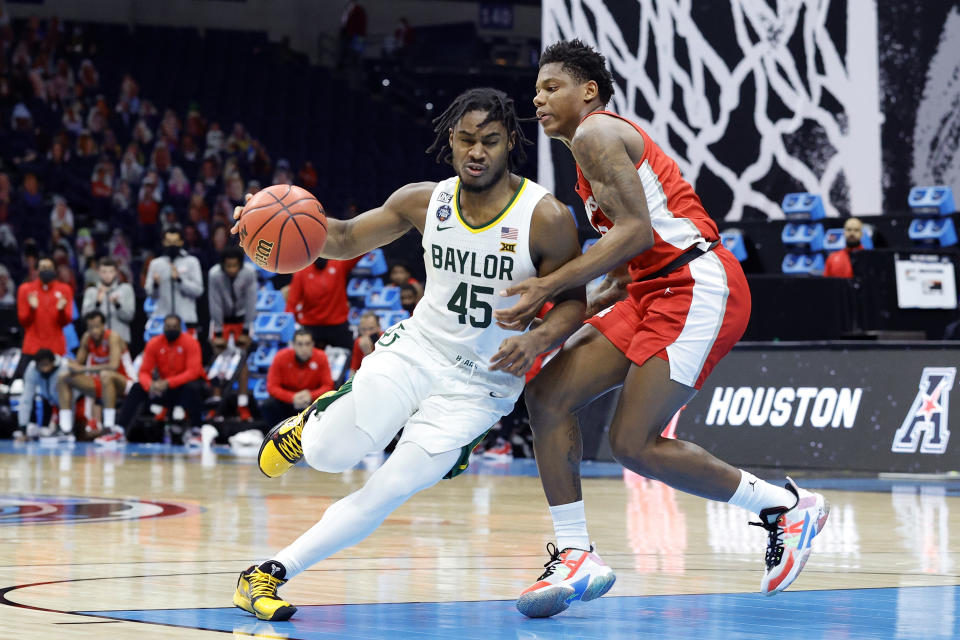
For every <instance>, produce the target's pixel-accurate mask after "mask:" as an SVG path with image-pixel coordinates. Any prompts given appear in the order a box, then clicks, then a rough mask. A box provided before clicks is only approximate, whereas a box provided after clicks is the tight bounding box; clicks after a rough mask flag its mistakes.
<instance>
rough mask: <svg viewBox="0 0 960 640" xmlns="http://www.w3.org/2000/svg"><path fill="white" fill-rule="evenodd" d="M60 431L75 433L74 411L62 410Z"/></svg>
mask: <svg viewBox="0 0 960 640" xmlns="http://www.w3.org/2000/svg"><path fill="white" fill-rule="evenodd" d="M60 431H62V432H64V433H73V411H71V410H70V409H60Z"/></svg>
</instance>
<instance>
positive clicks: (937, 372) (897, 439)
mask: <svg viewBox="0 0 960 640" xmlns="http://www.w3.org/2000/svg"><path fill="white" fill-rule="evenodd" d="M956 377H957V368H956V367H924V368H923V373H922V374H921V376H920V389H919V390H918V391H917V395H916V397H915V398H914V399H913V404H912V405H910V410H909V411H908V412H907V417H906V418H904V420H903V424H902V425H900V428H899V429H897V433H896V435H894V436H893V445H892V446H891V447H890V450H891V451H893V452H894V453H916V452H917V447H918V446H919V447H920V453H938V454H943V453H946V451H947V443H948V442H949V441H950V430H949V429H948V428H947V427H948V425H947V419H948V415H949V413H948V412H949V409H950V389H952V388H953V382H954V380H955V379H956Z"/></svg>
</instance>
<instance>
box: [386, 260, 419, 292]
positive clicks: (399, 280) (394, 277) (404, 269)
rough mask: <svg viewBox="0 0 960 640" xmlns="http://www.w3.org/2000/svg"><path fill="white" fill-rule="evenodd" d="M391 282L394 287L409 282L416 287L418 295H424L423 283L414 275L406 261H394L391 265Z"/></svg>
mask: <svg viewBox="0 0 960 640" xmlns="http://www.w3.org/2000/svg"><path fill="white" fill-rule="evenodd" d="M390 284H391V285H393V286H394V287H402V286H403V285H405V284H409V285H411V286H413V287H414V288H416V290H417V293H418V295H420V296H422V295H423V285H422V284H420V281H419V280H417V279H416V278H414V277H413V273H412V272H411V271H410V267H409V266H408V265H407V263H406V262H394V263H393V264H392V265H390Z"/></svg>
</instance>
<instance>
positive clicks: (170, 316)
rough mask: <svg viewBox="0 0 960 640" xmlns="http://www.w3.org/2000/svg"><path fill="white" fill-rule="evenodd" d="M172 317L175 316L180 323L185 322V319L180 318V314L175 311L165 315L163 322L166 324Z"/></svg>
mask: <svg viewBox="0 0 960 640" xmlns="http://www.w3.org/2000/svg"><path fill="white" fill-rule="evenodd" d="M170 318H175V319H176V321H177V323H178V324H182V323H183V320H181V319H180V316H178V315H177V314H175V313H168V314H167V315H165V316H163V323H164V324H166V323H167V320H169V319H170Z"/></svg>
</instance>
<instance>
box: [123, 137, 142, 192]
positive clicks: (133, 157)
mask: <svg viewBox="0 0 960 640" xmlns="http://www.w3.org/2000/svg"><path fill="white" fill-rule="evenodd" d="M120 178H121V179H122V180H124V181H126V182H129V183H130V184H133V185H137V184H140V179H141V178H143V165H141V164H140V162H139V160H138V159H137V151H136V147H135V146H134V145H131V146H129V147H127V150H126V151H124V153H123V158H121V159H120Z"/></svg>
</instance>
